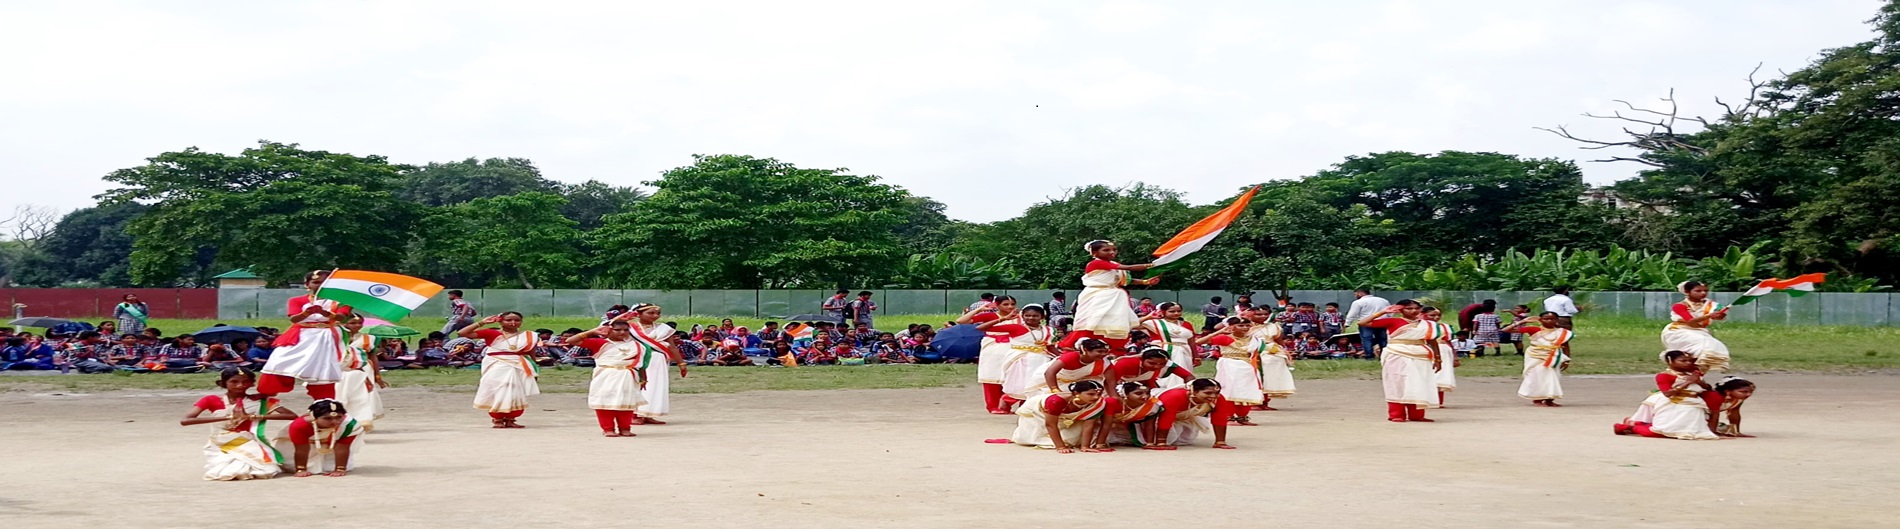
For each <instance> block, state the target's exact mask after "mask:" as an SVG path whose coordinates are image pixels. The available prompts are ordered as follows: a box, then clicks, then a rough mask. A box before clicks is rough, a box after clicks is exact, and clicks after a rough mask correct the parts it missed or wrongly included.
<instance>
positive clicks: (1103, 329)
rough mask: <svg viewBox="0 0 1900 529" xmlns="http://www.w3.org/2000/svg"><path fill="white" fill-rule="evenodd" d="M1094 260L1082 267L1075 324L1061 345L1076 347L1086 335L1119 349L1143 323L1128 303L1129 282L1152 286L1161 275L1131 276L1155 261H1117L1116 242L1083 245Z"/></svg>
mask: <svg viewBox="0 0 1900 529" xmlns="http://www.w3.org/2000/svg"><path fill="white" fill-rule="evenodd" d="M1082 248H1083V249H1084V250H1087V251H1088V252H1089V255H1090V256H1091V257H1094V259H1091V260H1089V264H1088V265H1087V266H1084V267H1083V268H1082V295H1081V296H1079V297H1077V299H1076V301H1075V325H1074V327H1072V328H1071V329H1070V330H1069V335H1068V336H1065V337H1063V338H1062V343H1061V346H1062V347H1064V348H1069V347H1075V344H1076V342H1079V341H1081V340H1082V339H1084V338H1095V339H1098V340H1102V341H1103V342H1107V343H1108V346H1109V347H1110V348H1112V349H1114V350H1116V351H1121V350H1123V349H1125V348H1126V347H1127V345H1128V331H1130V330H1133V329H1134V328H1135V326H1137V325H1140V324H1141V320H1140V318H1139V317H1137V316H1136V315H1135V309H1134V307H1132V306H1130V305H1129V303H1128V291H1127V290H1124V289H1123V288H1124V287H1127V286H1128V285H1142V286H1148V285H1153V284H1155V283H1157V282H1160V281H1161V277H1160V276H1155V277H1151V278H1148V279H1130V278H1129V277H1128V273H1129V272H1140V271H1144V270H1148V269H1150V268H1154V264H1153V263H1149V264H1138V265H1125V264H1121V263H1117V262H1115V256H1116V255H1118V254H1119V253H1120V250H1119V249H1118V248H1116V247H1115V243H1112V242H1108V241H1102V240H1095V241H1089V243H1088V244H1085V245H1082Z"/></svg>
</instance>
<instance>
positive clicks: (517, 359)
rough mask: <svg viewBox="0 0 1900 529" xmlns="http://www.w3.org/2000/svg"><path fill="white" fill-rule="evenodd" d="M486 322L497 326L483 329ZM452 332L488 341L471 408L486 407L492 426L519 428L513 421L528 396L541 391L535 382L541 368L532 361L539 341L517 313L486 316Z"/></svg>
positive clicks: (525, 407)
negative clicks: (522, 323) (523, 326)
mask: <svg viewBox="0 0 1900 529" xmlns="http://www.w3.org/2000/svg"><path fill="white" fill-rule="evenodd" d="M489 325H500V326H501V328H500V329H486V328H484V327H487V326H489ZM456 334H459V335H461V336H462V337H463V338H468V339H471V340H483V341H486V342H488V348H487V349H484V350H483V352H484V353H485V355H484V356H483V357H482V379H481V383H480V385H478V386H476V387H475V409H478V410H487V411H488V418H489V420H490V421H491V422H493V423H494V427H496V428H522V427H523V426H521V424H520V423H518V422H516V420H517V419H519V418H521V412H523V411H526V410H527V409H528V397H533V396H535V395H539V394H541V385H540V383H539V382H537V381H536V379H537V378H539V377H540V374H541V369H540V368H539V367H537V366H535V363H534V359H535V352H536V351H538V350H540V348H541V341H540V340H539V339H538V338H536V337H535V334H534V333H533V332H530V331H527V330H523V329H522V328H521V313H519V312H503V313H501V314H499V315H496V316H489V317H488V318H487V319H483V320H482V321H479V322H476V323H475V324H474V325H470V326H467V327H463V328H462V330H461V331H460V332H458V333H456Z"/></svg>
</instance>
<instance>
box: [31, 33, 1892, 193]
mask: <svg viewBox="0 0 1900 529" xmlns="http://www.w3.org/2000/svg"><path fill="white" fill-rule="evenodd" d="M1878 4H1879V2H1877V1H1876V0H1803V1H1799V2H1795V1H1790V0H1772V1H1771V0H1697V1H1614V0H1610V1H1567V2H1543V1H1538V2H1525V1H1521V0H1517V1H1462V2H1451V1H1443V2H1424V1H1402V0H1392V1H1376V0H1360V1H1352V2H1279V1H1275V2H1268V1H1191V2H1185V1H1174V2H1125V1H1113V2H1020V1H997V2H966V1H957V2H928V3H926V2H893V1H888V0H885V1H875V2H816V1H798V2H782V1H753V2H722V1H703V0H702V1H694V2H626V1H593V2H556V1H537V2H519V1H493V2H478V1H468V0H457V1H443V2H254V1H243V2H237V1H225V2H215V1H203V2H132V1H124V2H111V1H104V2H92V1H69V0H61V1H43V2H34V1H25V0H20V1H14V0H6V1H4V2H3V3H0V50H3V51H0V79H3V81H0V186H4V189H5V190H6V192H5V193H0V211H6V210H11V209H12V208H13V207H14V206H15V205H18V204H22V203H37V204H45V205H50V206H54V207H58V208H60V209H72V208H78V207H84V206H87V205H90V204H91V203H92V201H91V198H90V197H91V196H92V195H94V194H96V193H99V192H100V191H103V190H105V189H106V188H107V187H108V186H107V185H106V183H105V182H103V181H100V180H99V177H100V176H101V175H104V174H105V173H107V172H109V171H111V170H113V169H117V168H122V167H129V166H135V165H139V164H141V163H142V161H143V159H144V158H146V157H149V156H152V155H154V154H157V153H160V152H164V151H169V150H177V149H181V148H184V147H190V146H197V147H200V148H204V149H207V150H212V151H219V152H236V151H238V150H240V149H243V148H245V147H247V146H250V145H254V144H255V142H256V141H257V140H259V139H270V140H274V141H283V142H294V143H301V144H303V145H304V146H305V147H308V148H316V149H324V150H332V151H341V152H349V153H355V154H381V155H385V156H388V157H390V158H391V159H392V160H395V161H398V162H404V163H418V164H419V163H425V162H429V161H447V160H456V159H461V158H466V157H469V156H476V157H484V158H486V157H509V156H514V157H525V158H530V159H533V160H534V161H535V162H536V163H537V164H538V165H539V166H540V167H541V169H542V171H543V172H544V173H545V174H546V175H547V176H549V177H550V178H554V179H557V180H563V181H570V182H573V181H582V180H587V179H599V180H603V181H607V182H611V183H616V184H622V185H634V184H637V183H638V182H640V181H643V180H652V179H654V178H656V177H657V176H658V174H659V173H660V172H661V171H663V170H666V169H668V168H672V167H677V166H681V165H686V164H688V163H689V162H690V155H692V154H695V153H703V154H716V153H736V154H750V155H756V156H769V157H776V158H779V159H782V160H785V161H788V162H791V163H794V164H797V165H800V166H807V167H848V168H850V169H852V170H853V171H854V172H857V173H861V174H876V175H880V176H883V177H884V178H885V179H886V180H887V181H889V182H891V183H895V184H899V185H902V186H904V187H906V188H909V189H910V190H911V191H913V192H915V193H919V194H922V195H927V196H930V197H934V198H936V199H938V200H940V201H942V202H944V203H946V204H948V205H949V213H950V215H951V216H952V217H956V218H960V219H966V220H972V221H994V220H1001V219H1005V218H1009V217H1012V216H1015V215H1016V214H1018V213H1020V212H1021V211H1022V209H1023V208H1024V207H1027V206H1028V205H1030V204H1032V203H1035V202H1037V201H1041V200H1044V199H1046V198H1048V197H1051V196H1056V195H1059V194H1061V192H1062V190H1063V189H1065V188H1069V187H1074V186H1079V185H1086V184H1090V183H1107V184H1117V185H1119V184H1126V183H1131V182H1136V181H1146V182H1149V183H1154V184H1159V185H1163V186H1167V187H1172V188H1175V189H1180V190H1183V191H1186V192H1187V193H1188V197H1189V198H1190V199H1191V200H1192V201H1194V202H1196V203H1207V202H1213V201H1217V200H1220V199H1222V198H1224V197H1226V196H1228V195H1231V194H1233V193H1235V192H1236V190H1237V188H1239V187H1241V186H1244V185H1246V184H1250V183H1256V182H1261V181H1265V180H1269V179H1281V178H1292V177H1297V176H1300V175H1305V174H1311V173H1313V172H1314V171H1317V170H1320V169H1323V168H1325V167H1327V166H1329V165H1331V164H1333V163H1336V162H1338V161H1339V160H1340V159H1341V158H1342V157H1344V156H1347V155H1353V154H1363V153H1368V152H1377V151H1389V150H1410V151H1421V152H1431V151H1439V150H1447V149H1459V150H1481V151H1497V152H1505V153H1514V154H1520V155H1527V156H1538V157H1546V156H1550V157H1563V158H1577V159H1587V158H1589V157H1590V155H1591V153H1588V152H1583V151H1578V150H1576V148H1575V147H1576V145H1575V144H1573V143H1570V142H1567V141H1565V140H1562V139H1559V138H1556V137H1553V136H1549V135H1547V134H1545V133H1542V132H1538V131H1535V130H1532V129H1531V127H1533V126H1551V125H1559V124H1568V125H1572V126H1573V128H1574V129H1577V130H1580V131H1589V132H1596V133H1601V134H1608V133H1610V132H1613V131H1614V130H1615V129H1614V128H1613V127H1611V124H1609V123H1600V122H1595V120H1590V119H1587V118H1582V117H1579V116H1578V114H1579V113H1582V112H1586V111H1607V110H1611V109H1612V108H1613V106H1614V104H1613V103H1611V100H1612V99H1629V100H1646V99H1653V98H1654V97H1657V96H1659V95H1662V94H1664V93H1665V92H1666V91H1667V90H1668V89H1669V88H1671V87H1674V88H1676V90H1677V94H1678V95H1679V96H1680V97H1681V98H1682V99H1684V100H1685V103H1687V108H1689V109H1690V110H1698V111H1706V110H1707V109H1708V108H1709V107H1711V106H1712V105H1711V104H1710V103H1709V98H1710V97H1711V96H1715V95H1723V96H1736V95H1738V94H1739V93H1741V92H1743V91H1744V89H1745V85H1744V84H1743V83H1742V81H1741V79H1742V77H1743V76H1745V75H1746V74H1747V73H1748V71H1749V69H1750V68H1752V67H1754V65H1755V64H1756V63H1758V62H1760V63H1766V65H1767V66H1766V68H1765V70H1766V71H1768V72H1772V71H1774V70H1776V69H1790V70H1791V69H1794V68H1798V67H1800V66H1802V65H1804V64H1806V63H1807V62H1808V61H1809V60H1811V59H1812V58H1813V57H1814V56H1815V54H1816V52H1818V51H1819V50H1821V49H1823V48H1827V47H1835V46H1842V45H1847V44H1852V43H1855V42H1859V41H1863V40H1867V38H1868V36H1869V35H1870V32H1869V30H1868V28H1867V26H1866V25H1865V24H1864V23H1863V22H1862V21H1864V20H1866V19H1868V18H1871V17H1872V16H1873V14H1874V12H1875V10H1876V8H1877V7H1878ZM1584 171H1585V174H1586V175H1587V176H1588V178H1589V179H1590V180H1591V181H1593V182H1598V183H1602V182H1608V181H1611V180H1615V179H1619V178H1624V177H1628V176H1630V175H1631V174H1633V173H1634V171H1635V168H1634V167H1629V166H1618V165H1606V164H1585V165H1584Z"/></svg>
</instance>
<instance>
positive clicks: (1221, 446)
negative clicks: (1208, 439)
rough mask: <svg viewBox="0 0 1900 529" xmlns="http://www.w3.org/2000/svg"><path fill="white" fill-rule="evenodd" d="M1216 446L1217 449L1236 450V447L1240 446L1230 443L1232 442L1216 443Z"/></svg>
mask: <svg viewBox="0 0 1900 529" xmlns="http://www.w3.org/2000/svg"><path fill="white" fill-rule="evenodd" d="M1214 448H1216V449H1219V450H1234V449H1237V448H1239V447H1237V446H1234V445H1230V444H1227V443H1214Z"/></svg>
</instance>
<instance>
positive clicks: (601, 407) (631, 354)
mask: <svg viewBox="0 0 1900 529" xmlns="http://www.w3.org/2000/svg"><path fill="white" fill-rule="evenodd" d="M581 347H585V348H587V349H588V350H590V351H593V352H594V377H593V378H592V379H590V380H589V381H588V382H587V407H589V408H593V409H594V415H595V418H596V419H599V421H600V429H601V431H607V432H612V431H618V430H626V429H628V428H630V427H632V426H633V415H634V411H635V410H638V409H640V405H641V404H646V398H645V397H642V396H641V395H640V372H639V370H640V369H641V367H643V366H641V365H640V363H641V361H642V360H645V359H646V357H647V355H648V354H658V355H665V354H666V353H665V352H664V351H655V352H652V353H649V352H648V351H647V349H648V348H649V347H650V346H648V345H646V344H643V343H641V342H640V341H639V340H632V339H628V340H622V341H611V340H606V339H602V338H592V339H587V340H582V341H581Z"/></svg>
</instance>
